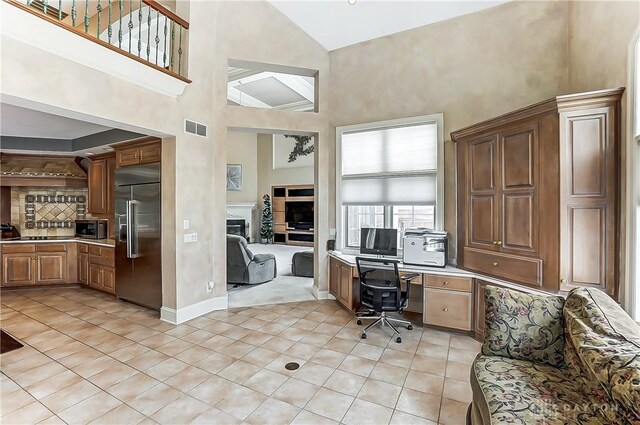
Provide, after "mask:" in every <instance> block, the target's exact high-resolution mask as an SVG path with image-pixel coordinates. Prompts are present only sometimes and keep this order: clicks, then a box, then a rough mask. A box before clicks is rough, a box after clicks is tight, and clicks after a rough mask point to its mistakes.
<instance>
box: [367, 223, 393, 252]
mask: <svg viewBox="0 0 640 425" xmlns="http://www.w3.org/2000/svg"><path fill="white" fill-rule="evenodd" d="M360 254H374V255H388V256H391V257H395V256H397V255H398V229H375V228H369V227H363V228H362V229H360Z"/></svg>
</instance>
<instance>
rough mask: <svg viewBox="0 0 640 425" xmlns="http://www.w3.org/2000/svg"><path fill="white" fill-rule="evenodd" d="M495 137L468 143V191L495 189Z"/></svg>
mask: <svg viewBox="0 0 640 425" xmlns="http://www.w3.org/2000/svg"><path fill="white" fill-rule="evenodd" d="M495 141H496V139H495V137H494V136H492V137H489V138H486V139H480V140H477V141H473V142H470V143H469V175H470V187H469V189H470V191H471V192H478V191H492V190H494V189H495V179H494V177H495V176H494V170H495V165H496V162H497V156H496V144H495Z"/></svg>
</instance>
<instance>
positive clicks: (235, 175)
mask: <svg viewBox="0 0 640 425" xmlns="http://www.w3.org/2000/svg"><path fill="white" fill-rule="evenodd" d="M227 190H229V191H233V192H239V191H241V190H242V164H227Z"/></svg>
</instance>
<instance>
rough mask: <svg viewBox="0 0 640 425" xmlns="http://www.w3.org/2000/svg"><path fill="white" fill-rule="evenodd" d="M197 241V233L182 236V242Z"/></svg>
mask: <svg viewBox="0 0 640 425" xmlns="http://www.w3.org/2000/svg"><path fill="white" fill-rule="evenodd" d="M197 241H198V234H197V233H187V234H186V235H184V242H185V243H187V242H197Z"/></svg>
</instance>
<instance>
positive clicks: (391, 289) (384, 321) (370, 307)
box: [356, 257, 418, 343]
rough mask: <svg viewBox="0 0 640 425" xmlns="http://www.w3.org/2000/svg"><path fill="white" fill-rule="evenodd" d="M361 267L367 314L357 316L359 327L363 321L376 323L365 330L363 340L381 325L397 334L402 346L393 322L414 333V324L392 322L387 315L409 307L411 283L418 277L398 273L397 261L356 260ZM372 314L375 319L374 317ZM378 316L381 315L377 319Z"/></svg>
mask: <svg viewBox="0 0 640 425" xmlns="http://www.w3.org/2000/svg"><path fill="white" fill-rule="evenodd" d="M356 265H357V266H358V276H359V277H360V304H362V306H363V307H364V311H359V312H357V313H356V317H358V320H357V323H358V325H361V324H362V319H375V321H374V322H373V323H371V324H370V325H369V326H367V327H366V328H364V329H363V330H362V335H361V337H362V339H365V338H366V337H367V331H368V330H369V329H370V328H371V327H373V326H375V325H377V324H378V323H380V324H381V325H382V326H385V325H388V326H389V327H390V328H391V329H393V331H394V332H395V335H397V337H396V342H397V343H400V342H402V338H401V337H400V332H398V329H396V327H395V326H393V324H392V322H395V323H401V324H403V325H406V327H407V329H408V330H411V329H413V326H412V325H411V322H408V321H406V320H400V319H393V318H390V317H388V316H387V312H390V311H397V312H402V311H403V310H404V309H405V308H406V307H407V301H408V300H409V289H410V288H411V283H410V282H409V281H410V280H411V279H413V278H414V277H416V276H418V273H410V274H404V275H402V276H400V273H398V261H397V260H387V259H384V258H363V257H356ZM401 281H404V283H405V287H406V290H405V291H403V290H402V285H401ZM372 313H373V315H371V314H372ZM376 313H377V314H379V315H376Z"/></svg>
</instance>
